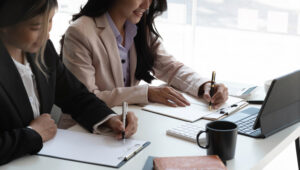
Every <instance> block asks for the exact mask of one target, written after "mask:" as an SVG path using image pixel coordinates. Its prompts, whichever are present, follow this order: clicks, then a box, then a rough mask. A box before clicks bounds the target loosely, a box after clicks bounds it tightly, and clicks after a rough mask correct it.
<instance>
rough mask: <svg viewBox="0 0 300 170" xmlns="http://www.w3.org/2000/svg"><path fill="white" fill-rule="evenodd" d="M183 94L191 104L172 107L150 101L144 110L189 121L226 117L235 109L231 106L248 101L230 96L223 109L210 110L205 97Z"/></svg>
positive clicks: (238, 105) (240, 105)
mask: <svg viewBox="0 0 300 170" xmlns="http://www.w3.org/2000/svg"><path fill="white" fill-rule="evenodd" d="M183 95H184V97H185V98H186V99H187V100H188V101H189V102H190V103H191V105H190V106H186V107H170V106H166V105H163V104H158V103H150V104H148V105H146V106H145V107H143V110H146V111H150V112H154V113H158V114H161V115H165V116H169V117H172V118H177V119H181V120H185V121H188V122H194V121H197V120H199V119H201V118H206V119H210V120H217V119H220V118H221V117H224V115H226V114H227V115H228V114H230V113H232V112H233V111H234V109H233V108H232V109H230V108H231V106H233V105H234V106H235V105H236V106H237V107H236V109H238V108H239V107H242V104H243V105H246V104H247V102H244V100H243V99H240V98H237V97H232V96H229V97H228V100H227V101H226V103H225V104H223V105H222V106H221V109H218V110H212V111H210V110H209V108H208V103H207V102H206V101H204V99H200V98H196V97H193V96H190V95H187V94H185V93H183ZM239 103H240V104H239ZM222 110H225V112H224V114H222V113H220V112H221V111H222Z"/></svg>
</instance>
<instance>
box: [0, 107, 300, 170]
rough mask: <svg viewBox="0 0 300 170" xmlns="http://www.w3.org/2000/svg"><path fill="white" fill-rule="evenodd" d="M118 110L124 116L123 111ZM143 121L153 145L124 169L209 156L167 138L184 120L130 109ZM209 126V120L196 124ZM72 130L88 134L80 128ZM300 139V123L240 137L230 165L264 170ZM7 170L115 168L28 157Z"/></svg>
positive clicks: (142, 131) (141, 135) (143, 132)
mask: <svg viewBox="0 0 300 170" xmlns="http://www.w3.org/2000/svg"><path fill="white" fill-rule="evenodd" d="M114 110H115V111H116V112H117V113H120V111H121V108H120V107H116V108H114ZM129 110H130V111H134V112H135V113H136V115H137V117H138V118H139V129H138V132H137V133H136V134H135V135H134V136H133V138H135V139H142V140H147V141H150V142H151V144H150V145H149V146H148V147H146V148H145V149H144V150H142V151H141V152H140V153H139V154H137V155H136V156H135V157H133V158H132V159H131V160H129V161H128V162H127V163H126V164H125V165H123V166H122V167H121V168H120V169H121V170H141V169H142V168H143V166H144V164H145V161H146V159H147V158H148V156H192V155H206V150H204V149H200V148H199V147H198V146H197V145H196V144H195V143H191V142H187V141H185V140H181V139H177V138H174V137H171V136H167V135H166V130H167V129H169V128H172V127H174V126H178V125H181V124H182V123H184V122H183V121H181V120H177V119H173V118H168V117H165V116H161V115H158V114H155V113H150V112H146V111H143V110H141V108H140V107H138V106H130V107H129ZM196 123H197V124H201V125H202V126H205V123H207V121H205V120H201V121H198V122H196ZM71 130H76V131H85V130H84V129H82V128H81V127H80V126H78V125H76V126H74V127H72V128H71ZM298 136H300V123H298V124H295V125H293V126H291V127H289V128H287V129H284V130H282V131H280V132H279V133H276V134H275V135H272V136H270V137H268V138H266V139H253V138H249V137H245V136H242V135H238V138H237V146H236V155H235V158H234V159H233V160H231V161H228V162H227V167H228V169H229V170H235V169H236V170H241V169H243V170H246V169H262V168H263V167H264V166H265V165H266V164H267V163H268V162H269V161H271V160H272V159H273V158H274V156H275V155H277V154H279V153H280V152H281V151H282V150H283V149H284V148H285V147H286V146H288V144H290V143H291V142H294V140H295V139H296V138H297V137H298ZM0 169H5V170H41V169H43V170H47V169H49V170H53V169H55V170H66V169H74V170H77V169H78V170H83V169H89V170H99V169H115V168H108V167H103V166H96V165H90V164H85V163H79V162H73V161H66V160H60V159H54V158H48V157H43V156H26V157H23V158H20V159H17V160H15V161H13V162H11V163H9V164H7V165H5V166H2V167H0Z"/></svg>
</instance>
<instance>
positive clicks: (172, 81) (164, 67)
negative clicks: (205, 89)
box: [154, 41, 209, 96]
mask: <svg viewBox="0 0 300 170" xmlns="http://www.w3.org/2000/svg"><path fill="white" fill-rule="evenodd" d="M158 43H159V48H158V56H157V58H156V59H155V61H154V73H155V76H156V77H157V78H158V79H160V80H163V81H165V82H167V83H168V85H171V86H173V87H175V88H177V89H179V90H181V91H183V92H187V93H189V94H191V95H193V96H198V91H199V87H200V86H201V85H202V84H203V83H205V82H207V81H209V80H208V79H206V78H204V77H201V76H200V75H199V74H197V73H196V72H195V71H193V70H192V69H191V68H189V67H187V66H185V65H184V64H183V63H180V62H178V61H176V59H175V58H174V57H173V56H172V55H170V54H168V53H167V52H166V50H165V49H164V47H163V45H162V43H161V42H160V41H159V42H158Z"/></svg>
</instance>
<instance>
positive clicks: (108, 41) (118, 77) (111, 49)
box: [95, 15, 124, 87]
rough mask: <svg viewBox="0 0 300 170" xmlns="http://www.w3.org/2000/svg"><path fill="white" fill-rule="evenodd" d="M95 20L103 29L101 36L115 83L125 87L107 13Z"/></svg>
mask: <svg viewBox="0 0 300 170" xmlns="http://www.w3.org/2000/svg"><path fill="white" fill-rule="evenodd" d="M95 22H96V26H97V27H98V28H100V29H103V30H102V31H101V32H100V35H99V37H100V39H101V41H102V43H103V44H104V46H105V48H106V50H107V54H108V58H109V60H110V65H111V69H112V70H111V71H112V74H113V77H114V81H115V85H116V87H124V82H123V71H122V65H121V59H120V54H119V49H118V46H117V40H116V38H115V35H114V33H113V31H112V30H111V28H110V25H109V23H108V21H107V19H106V16H105V15H102V16H100V17H98V18H95Z"/></svg>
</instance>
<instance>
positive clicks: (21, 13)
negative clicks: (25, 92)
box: [0, 0, 58, 77]
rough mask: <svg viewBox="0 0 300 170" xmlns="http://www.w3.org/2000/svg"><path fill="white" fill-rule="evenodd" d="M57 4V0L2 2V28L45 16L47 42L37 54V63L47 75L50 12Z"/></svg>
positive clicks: (2, 0)
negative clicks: (46, 62)
mask: <svg viewBox="0 0 300 170" xmlns="http://www.w3.org/2000/svg"><path fill="white" fill-rule="evenodd" d="M57 5H58V4H57V0H1V2H0V28H3V27H10V26H14V25H16V24H18V23H20V22H22V21H26V20H29V19H31V18H33V17H35V16H38V15H43V16H44V18H43V22H44V24H43V26H42V27H43V28H42V29H43V30H42V34H43V37H44V38H45V40H44V41H45V42H44V45H43V46H42V47H41V49H40V50H39V52H37V54H36V56H37V57H35V63H36V65H37V66H38V68H39V69H40V71H41V72H42V73H43V74H44V75H45V76H46V77H47V75H46V72H45V70H44V69H46V68H47V67H46V64H45V60H44V51H45V46H46V37H47V34H48V32H47V31H48V20H49V13H50V11H51V10H52V9H53V8H56V7H57ZM42 67H44V69H42Z"/></svg>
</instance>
